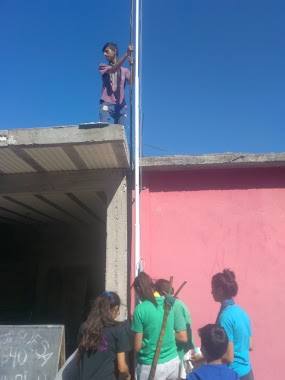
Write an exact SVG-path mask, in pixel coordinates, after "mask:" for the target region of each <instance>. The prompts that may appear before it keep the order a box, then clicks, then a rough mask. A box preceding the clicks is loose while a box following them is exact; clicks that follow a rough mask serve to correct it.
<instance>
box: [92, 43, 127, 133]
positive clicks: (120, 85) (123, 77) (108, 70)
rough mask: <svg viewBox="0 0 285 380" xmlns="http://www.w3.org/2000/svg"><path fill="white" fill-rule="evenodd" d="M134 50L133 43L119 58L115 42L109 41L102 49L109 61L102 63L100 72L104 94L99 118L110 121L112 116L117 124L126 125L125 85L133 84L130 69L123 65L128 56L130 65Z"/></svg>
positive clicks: (105, 121) (101, 120) (101, 99)
mask: <svg viewBox="0 0 285 380" xmlns="http://www.w3.org/2000/svg"><path fill="white" fill-rule="evenodd" d="M133 51H134V47H133V45H132V44H130V45H129V46H128V49H127V51H126V53H125V54H124V55H123V56H122V57H121V58H120V59H118V52H119V49H118V46H117V45H116V44H115V43H114V42H107V43H106V44H105V45H104V46H103V49H102V52H103V54H104V57H105V58H106V60H107V61H108V63H100V65H99V73H100V74H101V76H102V94H101V98H100V108H99V120H100V122H103V123H109V121H110V119H111V117H112V118H113V119H114V123H115V124H121V125H123V126H125V125H126V121H127V104H126V100H125V86H126V84H131V74H130V70H129V69H127V68H125V67H122V64H123V63H124V62H125V60H126V59H127V58H128V60H129V63H130V65H133V63H134V59H133V57H132V56H131V54H132V52H133Z"/></svg>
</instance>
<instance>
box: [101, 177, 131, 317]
mask: <svg viewBox="0 0 285 380" xmlns="http://www.w3.org/2000/svg"><path fill="white" fill-rule="evenodd" d="M106 228H107V241H106V289H107V290H111V291H115V292H117V293H118V294H119V296H120V298H121V303H122V307H121V314H120V319H122V320H123V319H124V317H125V313H126V311H127V301H128V297H127V292H128V289H127V285H128V239H127V180H126V176H122V177H121V181H120V183H118V184H117V186H113V187H112V188H110V189H109V191H107V226H106Z"/></svg>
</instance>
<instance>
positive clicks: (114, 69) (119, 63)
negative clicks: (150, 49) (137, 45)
mask: <svg viewBox="0 0 285 380" xmlns="http://www.w3.org/2000/svg"><path fill="white" fill-rule="evenodd" d="M133 51H134V47H133V45H129V46H128V50H127V52H126V53H125V54H124V55H123V56H122V57H121V58H120V59H119V60H118V61H117V62H116V63H115V64H114V65H112V66H108V67H107V70H106V71H105V73H107V74H114V73H116V72H117V71H118V69H119V68H120V67H121V66H122V64H123V63H124V62H125V60H126V59H127V58H128V57H130V56H131V53H132V52H133Z"/></svg>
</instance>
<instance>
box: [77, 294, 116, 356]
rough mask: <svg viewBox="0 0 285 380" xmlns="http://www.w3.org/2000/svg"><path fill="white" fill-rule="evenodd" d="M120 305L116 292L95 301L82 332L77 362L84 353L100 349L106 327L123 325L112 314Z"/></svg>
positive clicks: (103, 295)
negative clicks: (114, 308) (113, 309)
mask: <svg viewBox="0 0 285 380" xmlns="http://www.w3.org/2000/svg"><path fill="white" fill-rule="evenodd" d="M120 303H121V301H120V297H119V296H118V294H116V293H114V292H104V293H103V294H101V295H100V296H99V297H97V298H96V299H95V301H94V303H93V305H92V308H91V311H90V313H89V314H88V317H87V320H86V322H85V323H84V324H83V325H82V328H81V331H80V338H79V345H78V357H77V362H79V361H80V358H81V356H82V355H83V354H84V352H86V351H92V352H94V351H96V350H97V349H98V346H99V344H100V339H101V336H102V332H103V328H104V327H108V326H114V325H117V324H120V323H121V322H117V321H115V320H114V319H113V318H112V315H111V312H110V311H111V309H112V308H113V307H115V306H119V307H120Z"/></svg>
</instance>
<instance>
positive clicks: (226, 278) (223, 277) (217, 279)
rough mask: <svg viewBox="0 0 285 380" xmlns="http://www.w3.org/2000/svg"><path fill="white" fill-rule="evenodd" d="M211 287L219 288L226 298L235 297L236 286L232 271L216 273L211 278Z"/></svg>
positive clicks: (226, 270)
mask: <svg viewBox="0 0 285 380" xmlns="http://www.w3.org/2000/svg"><path fill="white" fill-rule="evenodd" d="M212 286H213V287H214V288H215V289H217V288H221V289H222V290H223V292H224V294H225V296H226V297H227V298H232V297H235V296H236V295H237V292H238V284H237V282H236V276H235V274H234V272H233V271H231V270H229V269H224V270H223V272H222V273H217V274H215V275H214V276H213V277H212Z"/></svg>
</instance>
